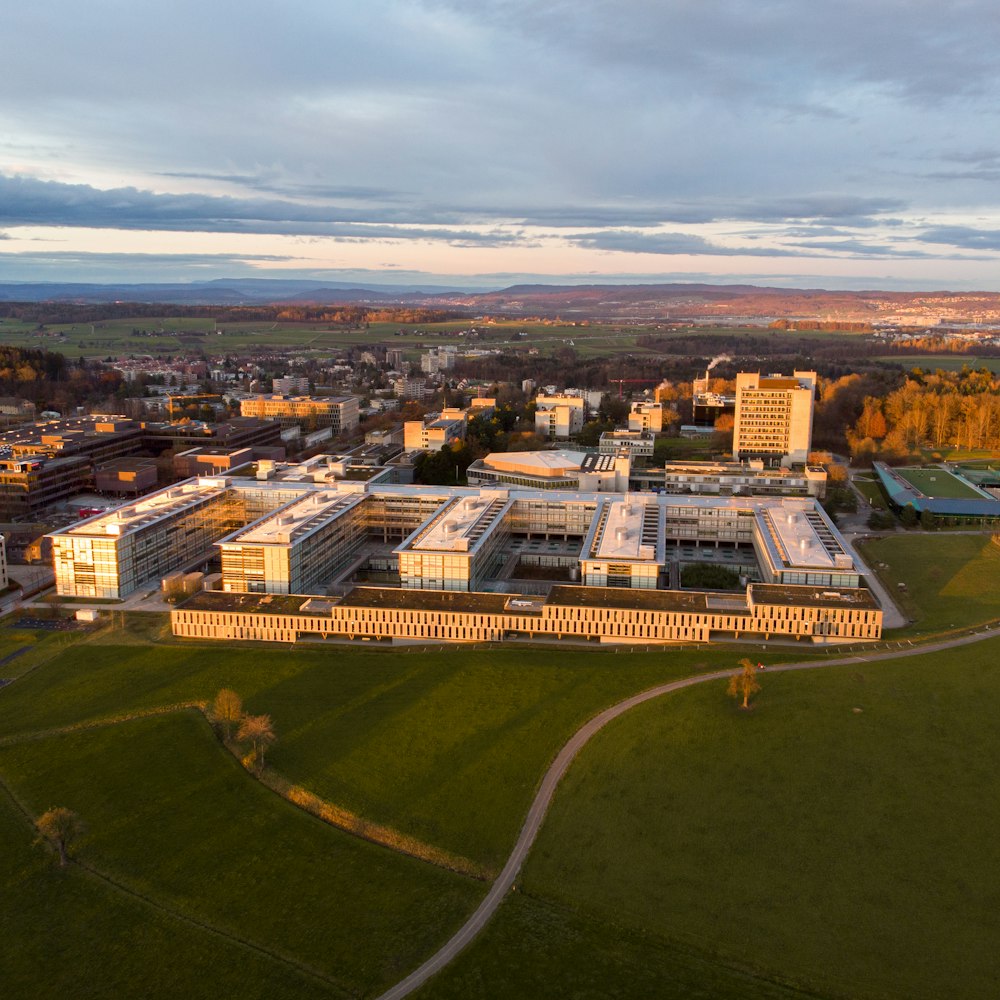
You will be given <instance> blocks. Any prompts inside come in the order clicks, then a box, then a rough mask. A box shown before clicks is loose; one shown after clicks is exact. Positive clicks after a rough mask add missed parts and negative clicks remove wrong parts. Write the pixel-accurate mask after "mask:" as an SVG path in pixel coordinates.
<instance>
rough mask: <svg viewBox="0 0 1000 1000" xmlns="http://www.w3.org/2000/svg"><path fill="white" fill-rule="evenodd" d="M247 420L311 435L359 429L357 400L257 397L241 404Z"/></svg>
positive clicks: (350, 397)
mask: <svg viewBox="0 0 1000 1000" xmlns="http://www.w3.org/2000/svg"><path fill="white" fill-rule="evenodd" d="M240 413H241V414H242V415H243V416H244V417H257V418H258V419H262V420H275V421H277V422H278V423H279V424H280V425H281V426H282V427H283V428H284V427H298V428H300V429H301V430H303V431H306V432H310V431H315V430H320V429H322V428H326V427H329V428H330V429H331V431H332V432H333V433H334V434H335V435H336V434H341V433H342V432H344V431H349V430H353V429H354V428H355V427H357V425H358V397H357V396H282V395H271V396H256V397H254V398H253V399H244V400H241V401H240Z"/></svg>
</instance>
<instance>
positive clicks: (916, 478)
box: [893, 467, 982, 500]
mask: <svg viewBox="0 0 1000 1000" xmlns="http://www.w3.org/2000/svg"><path fill="white" fill-rule="evenodd" d="M893 471H894V472H895V473H896V474H897V475H898V476H899V477H900V478H901V479H905V480H906V481H907V482H908V483H909V484H910V485H911V486H912V487H914V489H917V490H920V492H921V493H923V495H924V496H926V497H933V498H935V499H939V500H981V499H982V497H981V496H980V494H979V493H977V492H976V491H975V490H974V489H972V487H970V486H969V485H968V484H967V483H964V482H962V480H961V479H959V478H958V476H955V475H952V474H951V473H950V472H946V471H945V470H944V469H937V468H931V469H918V468H915V467H914V468H910V469H894V470H893Z"/></svg>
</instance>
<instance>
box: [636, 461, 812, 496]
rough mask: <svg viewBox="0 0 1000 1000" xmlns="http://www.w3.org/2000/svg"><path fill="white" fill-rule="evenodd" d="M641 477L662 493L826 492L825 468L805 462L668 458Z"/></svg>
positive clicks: (780, 494) (787, 494)
mask: <svg viewBox="0 0 1000 1000" xmlns="http://www.w3.org/2000/svg"><path fill="white" fill-rule="evenodd" d="M643 476H644V480H645V481H646V483H648V485H650V486H652V487H653V488H654V489H656V488H661V489H663V490H664V492H666V493H681V494H683V493H696V494H702V495H707V494H715V495H718V496H731V495H732V494H734V493H745V494H748V495H752V496H810V497H816V498H817V499H819V500H822V499H823V497H824V496H826V480H827V473H826V469H824V468H823V467H822V466H819V465H807V466H804V467H802V468H801V469H795V470H793V469H782V468H770V467H767V466H765V465H764V463H763V462H762V461H760V460H759V459H758V460H756V461H752V462H668V463H667V464H666V465H665V466H664V467H663V469H662V471H661V470H657V469H649V470H646V471H645V472H644V473H643Z"/></svg>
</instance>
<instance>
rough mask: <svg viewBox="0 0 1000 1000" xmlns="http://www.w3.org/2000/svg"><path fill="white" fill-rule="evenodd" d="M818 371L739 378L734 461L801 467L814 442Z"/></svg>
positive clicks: (740, 375) (748, 373) (749, 373)
mask: <svg viewBox="0 0 1000 1000" xmlns="http://www.w3.org/2000/svg"><path fill="white" fill-rule="evenodd" d="M815 393H816V373H815V372H800V371H797V372H794V373H793V374H792V375H791V376H785V375H761V374H759V373H757V372H740V373H739V374H738V375H737V376H736V424H735V427H734V429H733V458H734V459H735V460H736V461H741V462H742V461H747V460H750V459H760V460H762V461H763V462H764V463H765V464H767V465H777V464H781V465H791V464H794V463H798V464H802V463H804V462H805V461H806V460H807V458H808V456H809V447H810V443H811V441H812V419H813V401H814V397H815Z"/></svg>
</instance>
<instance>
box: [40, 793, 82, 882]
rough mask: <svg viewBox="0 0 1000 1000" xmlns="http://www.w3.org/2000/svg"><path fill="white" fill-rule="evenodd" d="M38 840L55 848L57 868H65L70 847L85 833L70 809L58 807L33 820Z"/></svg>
mask: <svg viewBox="0 0 1000 1000" xmlns="http://www.w3.org/2000/svg"><path fill="white" fill-rule="evenodd" d="M35 829H36V830H38V840H39V841H40V842H44V843H46V844H49V845H50V846H51V847H53V848H55V850H56V853H57V854H58V855H59V867H60V868H65V867H66V862H67V861H68V860H69V849H70V845H71V844H72V843H73V841H74V840H76V839H77V838H78V837H80V836H82V835H83V834H84V833H85V832H86V827H85V826H84V823H83V820H82V819H80V817H79V816H77V814H76V813H75V812H73V810H72V809H65V808H63V807H62V806H59V807H58V808H55V809H50V810H49V811H48V812H46V813H43V814H42V815H41V816H39V817H38V819H37V820H35Z"/></svg>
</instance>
